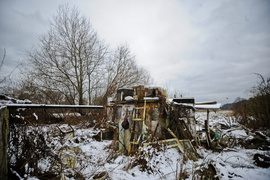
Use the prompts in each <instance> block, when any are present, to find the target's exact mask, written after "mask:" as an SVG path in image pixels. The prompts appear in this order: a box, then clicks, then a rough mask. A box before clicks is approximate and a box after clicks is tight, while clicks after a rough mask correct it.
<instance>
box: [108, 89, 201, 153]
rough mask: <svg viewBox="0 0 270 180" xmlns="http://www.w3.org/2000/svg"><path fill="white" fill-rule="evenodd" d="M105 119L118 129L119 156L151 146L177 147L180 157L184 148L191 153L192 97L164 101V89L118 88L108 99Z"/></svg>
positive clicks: (193, 136)
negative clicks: (158, 144)
mask: <svg viewBox="0 0 270 180" xmlns="http://www.w3.org/2000/svg"><path fill="white" fill-rule="evenodd" d="M107 116H108V120H109V122H111V123H112V124H117V126H118V133H119V150H120V151H121V152H123V153H128V154H130V153H133V152H136V151H137V150H138V147H139V146H145V145H149V144H155V143H165V144H169V145H170V146H172V147H174V146H177V147H178V148H179V150H180V151H181V152H182V153H184V154H185V150H186V149H187V147H188V149H191V151H194V152H195V149H194V147H193V145H197V143H196V141H197V135H196V121H195V108H194V98H178V99H176V98H175V99H168V97H167V92H166V90H164V89H163V88H160V87H157V86H136V87H132V88H122V89H118V90H117V93H116V95H115V97H114V98H112V97H110V98H108V103H107ZM191 142H192V143H193V145H192V144H191ZM187 157H188V156H187Z"/></svg>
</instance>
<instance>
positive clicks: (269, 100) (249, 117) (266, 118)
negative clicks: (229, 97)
mask: <svg viewBox="0 0 270 180" xmlns="http://www.w3.org/2000/svg"><path fill="white" fill-rule="evenodd" d="M257 75H258V76H259V78H260V82H259V83H258V84H257V85H255V86H254V87H252V88H251V89H250V90H249V92H250V93H251V95H252V96H251V97H250V98H249V99H248V100H244V101H240V102H237V103H235V104H234V105H233V107H232V109H233V111H234V114H235V115H236V116H237V117H239V119H240V123H241V124H243V125H245V126H247V127H249V128H253V129H258V128H270V77H269V78H267V79H265V78H264V77H263V76H262V75H260V74H257Z"/></svg>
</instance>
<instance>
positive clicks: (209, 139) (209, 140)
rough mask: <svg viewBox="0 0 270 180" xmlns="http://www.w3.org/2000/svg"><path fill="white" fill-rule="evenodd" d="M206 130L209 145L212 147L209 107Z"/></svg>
mask: <svg viewBox="0 0 270 180" xmlns="http://www.w3.org/2000/svg"><path fill="white" fill-rule="evenodd" d="M205 131H206V140H207V143H208V146H209V147H210V148H212V142H211V137H210V130H209V109H207V119H206V121H205Z"/></svg>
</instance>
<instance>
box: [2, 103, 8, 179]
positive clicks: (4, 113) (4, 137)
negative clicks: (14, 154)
mask: <svg viewBox="0 0 270 180" xmlns="http://www.w3.org/2000/svg"><path fill="white" fill-rule="evenodd" d="M8 118H9V113H8V109H7V108H1V109H0V177H1V179H2V180H7V179H8V156H7V144H8V142H7V137H8V132H9V127H8Z"/></svg>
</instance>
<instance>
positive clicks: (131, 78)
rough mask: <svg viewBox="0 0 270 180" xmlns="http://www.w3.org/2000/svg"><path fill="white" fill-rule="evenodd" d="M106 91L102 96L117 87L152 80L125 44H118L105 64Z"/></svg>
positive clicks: (108, 94)
mask: <svg viewBox="0 0 270 180" xmlns="http://www.w3.org/2000/svg"><path fill="white" fill-rule="evenodd" d="M106 74H107V82H106V92H105V94H104V98H106V97H107V96H110V95H112V94H113V93H114V92H115V91H116V90H117V89H119V88H123V87H130V86H134V85H146V84H149V83H150V82H151V81H152V80H151V77H150V75H149V73H148V71H146V70H145V69H144V68H141V67H139V66H138V65H137V64H136V61H135V56H133V55H132V54H131V52H130V50H129V47H128V46H127V45H120V46H118V47H117V49H116V50H115V51H114V53H113V54H112V56H111V58H109V60H108V62H107V64H106Z"/></svg>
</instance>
